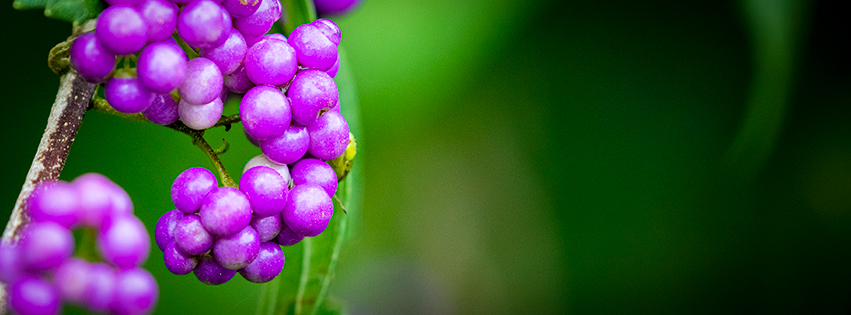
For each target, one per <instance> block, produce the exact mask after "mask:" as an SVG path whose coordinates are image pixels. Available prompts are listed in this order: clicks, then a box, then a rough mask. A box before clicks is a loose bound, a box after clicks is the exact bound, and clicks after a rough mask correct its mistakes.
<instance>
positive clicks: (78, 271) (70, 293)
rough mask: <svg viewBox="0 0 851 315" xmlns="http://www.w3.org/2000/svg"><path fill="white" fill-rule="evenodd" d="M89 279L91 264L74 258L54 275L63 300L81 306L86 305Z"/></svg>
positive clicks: (66, 262) (54, 280)
mask: <svg viewBox="0 0 851 315" xmlns="http://www.w3.org/2000/svg"><path fill="white" fill-rule="evenodd" d="M88 278H89V263H88V262H87V261H85V260H82V259H80V258H76V257H72V258H69V259H68V260H65V263H63V264H62V265H61V266H59V268H58V269H56V272H55V273H54V274H53V283H54V284H55V285H56V288H57V289H58V290H59V295H60V296H61V297H62V300H64V301H67V302H71V303H74V304H78V305H80V304H83V303H85V297H86V284H87V283H88V281H87V280H88Z"/></svg>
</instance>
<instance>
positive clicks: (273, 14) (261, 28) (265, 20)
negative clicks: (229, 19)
mask: <svg viewBox="0 0 851 315" xmlns="http://www.w3.org/2000/svg"><path fill="white" fill-rule="evenodd" d="M281 10H282V9H281V3H280V2H278V1H271V0H269V1H266V0H263V1H261V2H260V6H259V7H258V8H257V11H255V12H254V14H252V15H249V16H247V17H244V18H243V17H237V18H235V19H234V21H233V27H235V28H236V29H238V30H239V31H240V32H242V35H244V36H246V37H257V36H261V35H263V34H266V32H268V31H269V30H270V29H272V24H274V23H275V21H277V20H278V19H280V18H281Z"/></svg>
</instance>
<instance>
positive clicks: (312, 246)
mask: <svg viewBox="0 0 851 315" xmlns="http://www.w3.org/2000/svg"><path fill="white" fill-rule="evenodd" d="M335 81H336V82H337V86H338V88H339V90H340V106H341V108H340V109H341V112H342V113H343V116H345V117H346V120H347V121H348V123H349V130H351V132H352V133H353V134H354V135H355V137H356V138H358V139H361V138H360V135H361V134H362V131H361V124H360V115H359V113H360V108H359V106H358V101H357V91H356V89H355V84H354V81H353V76H352V75H351V70H350V69H349V65H348V60H347V59H346V54H345V51H344V50H343V49H342V48H341V49H340V70H339V71H338V72H337V76H336V77H335ZM359 141H360V140H359ZM362 151H363V150H361V153H358V155H356V157H355V159H354V161H355V164H354V167H353V168H352V172H351V173H349V175H348V176H347V177H346V178H345V179H343V180H342V181H341V182H340V183H339V184H338V186H337V194H336V196H337V199H339V201H340V202H339V203H338V202H337V201H335V202H334V215H333V217H332V218H331V222H330V223H329V224H328V228H327V229H326V230H325V232H322V234H320V235H318V236H316V237H311V238H305V239H304V240H303V241H301V242H300V243H298V244H296V245H293V246H289V247H284V248H283V250H284V254H285V256H286V264H285V266H284V270H283V271H282V272H281V275H280V276H278V278H279V279H280V285H281V287H280V288H279V294H278V298H277V305H278V306H277V309H278V312H277V314H280V315H283V314H298V315H318V314H346V311H345V308H344V307H343V306H342V304H341V303H340V302H338V301H336V300H335V299H333V298H331V297H328V290H329V286H330V284H331V281H332V280H333V278H334V271H335V270H336V266H337V262H338V260H339V258H340V257H339V255H340V252H341V250H342V247H343V246H344V245H345V241H346V240H347V239H348V238H350V237H351V235H352V233H351V232H349V231H351V230H354V227H356V226H357V222H358V221H357V218H359V217H360V211H361V203H362V200H363V179H362V177H361V174H362V170H361V169H362V166H363V163H362V162H363V154H362ZM340 203H342V207H341V204H340ZM343 207H344V208H345V209H346V212H343ZM264 303H266V302H264V301H262V299H261V305H262V304H264ZM272 303H274V302H272ZM259 307H262V306H259Z"/></svg>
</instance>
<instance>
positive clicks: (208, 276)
mask: <svg viewBox="0 0 851 315" xmlns="http://www.w3.org/2000/svg"><path fill="white" fill-rule="evenodd" d="M194 273H195V277H198V280H199V281H201V282H203V283H205V284H209V285H220V284H224V283H226V282H228V281H230V279H231V278H233V275H235V274H236V270H231V269H227V268H225V267H222V266H220V265H219V264H218V263H216V261H215V260H213V257H210V256H206V255H205V256H202V257H201V259H200V260H199V261H198V266H196V267H195V270H194Z"/></svg>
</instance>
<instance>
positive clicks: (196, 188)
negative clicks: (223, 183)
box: [171, 167, 219, 213]
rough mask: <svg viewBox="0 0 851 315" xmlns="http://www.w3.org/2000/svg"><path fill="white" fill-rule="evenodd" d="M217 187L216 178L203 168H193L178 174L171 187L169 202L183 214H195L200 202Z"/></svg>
mask: <svg viewBox="0 0 851 315" xmlns="http://www.w3.org/2000/svg"><path fill="white" fill-rule="evenodd" d="M218 186H219V183H218V181H216V176H215V175H213V173H212V172H210V171H208V170H207V169H205V168H203V167H193V168H190V169H187V170H185V171H183V172H182V173H180V175H178V176H177V178H176V179H175V180H174V183H173V184H172V185H171V201H172V202H174V206H175V207H177V209H179V210H180V211H183V212H184V213H196V212H198V209H200V208H201V201H202V200H203V199H204V197H205V196H207V194H209V193H210V192H211V191H213V190H215V189H216V187H218Z"/></svg>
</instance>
